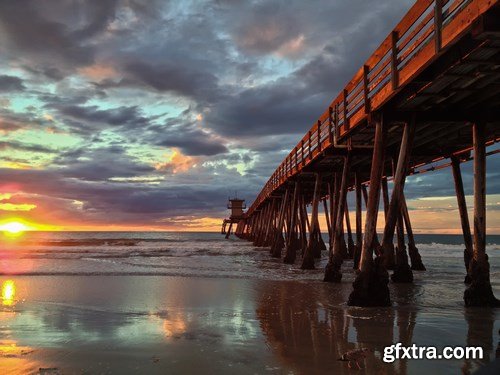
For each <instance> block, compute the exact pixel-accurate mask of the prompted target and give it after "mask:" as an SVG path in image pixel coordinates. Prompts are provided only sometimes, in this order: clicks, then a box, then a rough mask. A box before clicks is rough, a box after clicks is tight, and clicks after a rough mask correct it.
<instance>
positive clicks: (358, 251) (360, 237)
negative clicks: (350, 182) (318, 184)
mask: <svg viewBox="0 0 500 375" xmlns="http://www.w3.org/2000/svg"><path fill="white" fill-rule="evenodd" d="M355 185H356V186H355V189H356V250H355V252H354V257H353V260H354V261H353V268H354V269H358V267H359V258H360V256H361V248H362V246H363V235H362V229H361V225H362V217H361V214H362V209H361V199H362V198H361V178H360V175H359V173H356V175H355Z"/></svg>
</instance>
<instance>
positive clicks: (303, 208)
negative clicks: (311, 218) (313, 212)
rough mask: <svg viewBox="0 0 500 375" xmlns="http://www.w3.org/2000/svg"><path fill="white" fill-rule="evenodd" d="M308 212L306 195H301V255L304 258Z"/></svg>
mask: <svg viewBox="0 0 500 375" xmlns="http://www.w3.org/2000/svg"><path fill="white" fill-rule="evenodd" d="M306 218H307V210H306V204H305V203H304V195H303V194H300V195H299V222H300V223H299V228H300V250H301V251H300V253H301V256H302V257H304V254H305V252H306V248H307V219H306Z"/></svg>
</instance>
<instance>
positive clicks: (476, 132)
mask: <svg viewBox="0 0 500 375" xmlns="http://www.w3.org/2000/svg"><path fill="white" fill-rule="evenodd" d="M472 135H473V148H474V243H473V255H472V259H471V261H470V265H469V276H470V278H471V284H470V286H469V287H468V288H467V289H466V290H465V293H464V301H465V305H466V306H491V307H500V301H499V300H497V299H496V298H495V296H494V295H493V290H492V289H491V283H490V264H489V262H488V256H487V255H486V124H485V123H484V122H479V123H475V124H474V125H473V127H472Z"/></svg>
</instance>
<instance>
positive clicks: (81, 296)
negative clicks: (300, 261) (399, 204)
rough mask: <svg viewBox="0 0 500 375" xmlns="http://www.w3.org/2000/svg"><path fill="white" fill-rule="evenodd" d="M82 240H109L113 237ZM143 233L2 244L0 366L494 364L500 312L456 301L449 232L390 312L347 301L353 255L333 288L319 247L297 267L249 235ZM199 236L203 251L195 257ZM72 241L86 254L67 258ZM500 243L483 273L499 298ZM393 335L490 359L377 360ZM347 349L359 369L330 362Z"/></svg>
mask: <svg viewBox="0 0 500 375" xmlns="http://www.w3.org/2000/svg"><path fill="white" fill-rule="evenodd" d="M39 236H40V235H39ZM85 236H86V238H87V240H88V239H92V241H97V240H99V238H96V237H99V236H101V239H102V238H105V237H107V238H108V239H113V240H116V241H117V239H116V238H115V237H116V234H113V236H111V234H109V233H108V234H105V235H104V234H100V235H99V236H98V235H95V234H94V235H89V234H87V235H85ZM151 236H156V237H155V238H157V239H158V241H149V242H148V241H144V238H142V240H143V241H136V242H135V245H131V243H128V244H127V245H126V246H127V247H128V248H129V250H128V251H129V256H127V257H125V256H124V254H125V253H124V252H123V249H122V248H121V247H120V246H122V244H123V243H120V244H118V245H116V242H113V241H105V245H100V246H96V242H93V244H92V243H90V244H89V243H85V244H84V245H82V243H83V241H81V239H80V240H79V242H78V241H76V242H75V243H73V244H72V246H68V244H67V243H64V244H63V245H61V244H62V241H63V240H64V241H67V238H64V239H61V238H60V237H59V238H57V241H59V245H61V246H56V245H55V244H54V242H52V243H50V244H46V243H44V244H43V245H35V242H36V243H38V244H41V243H42V242H43V241H41V239H40V237H38V238H35V239H33V243H31V244H30V245H28V244H27V243H26V242H24V243H23V244H22V246H23V247H24V248H25V251H24V253H22V252H19V247H17V248H16V249H17V250H16V251H18V253H17V258H16V257H15V256H14V255H13V254H12V253H9V251H8V250H4V251H3V252H2V267H3V268H2V270H3V273H4V274H3V275H2V276H0V285H2V291H3V292H2V306H1V310H0V368H1V373H5V374H26V373H33V374H37V373H61V374H96V373H97V374H128V373H131V374H165V373H174V374H176V373H223V374H226V373H227V374H233V373H238V374H240V373H241V374H262V373H275V374H326V373H340V374H342V373H345V374H347V373H352V372H353V371H356V373H361V374H362V373H370V374H371V373H384V374H420V373H423V372H427V373H429V374H433V373H440V374H456V373H465V374H468V373H473V372H474V371H475V370H476V369H478V368H479V367H481V366H482V365H484V364H485V363H488V362H490V361H492V360H493V359H494V358H495V349H496V345H497V341H498V340H499V337H498V330H499V328H500V323H499V318H500V312H499V311H498V310H492V309H466V308H464V305H463V300H462V296H463V291H464V288H465V286H464V284H463V283H462V281H463V261H462V259H461V257H460V256H461V252H460V251H459V249H458V245H457V246H456V247H455V245H453V244H450V243H449V242H453V241H455V239H450V238H448V239H447V240H446V239H445V238H442V239H443V242H444V243H441V244H440V243H436V242H432V243H430V244H428V246H427V247H426V245H425V244H423V245H421V246H420V248H421V252H422V256H423V259H424V263H425V265H426V267H427V271H425V272H415V282H414V283H413V284H399V285H397V284H392V283H391V284H390V289H391V298H392V306H391V307H388V308H353V307H348V306H347V305H346V303H345V301H346V300H347V296H348V295H349V293H350V291H351V288H352V286H351V283H352V281H353V279H354V274H353V271H352V269H351V268H352V262H351V261H347V262H344V265H343V272H344V279H343V282H342V283H341V284H330V283H324V282H322V281H321V274H322V269H321V267H320V266H321V264H322V263H324V262H325V261H326V253H325V254H324V259H322V260H321V262H320V263H318V267H317V268H318V269H317V270H314V271H307V272H303V271H302V272H301V271H300V270H298V269H297V266H288V265H283V264H282V263H281V262H280V261H279V260H273V259H271V258H270V257H269V255H268V253H267V250H262V249H255V248H253V247H252V246H251V244H249V243H247V242H244V241H239V240H235V239H233V240H230V241H224V240H223V239H220V238H219V237H216V236H215V235H213V234H198V235H192V234H184V235H177V237H175V238H174V237H172V236H173V235H171V234H162V235H159V234H155V235H150V236H149V237H151ZM73 237H75V236H73ZM121 237H127V238H128V240H129V241H135V240H134V238H136V237H139V238H141V236H137V234H127V235H125V236H124V235H122V236H121ZM142 237H144V235H142ZM150 239H151V238H150ZM162 239H163V240H164V241H161V240H162ZM25 240H26V239H25ZM35 240H36V241H35ZM168 240H171V241H170V242H169V241H168ZM493 240H494V241H495V240H496V238H494V239H493ZM54 241H56V240H54ZM457 241H458V240H457ZM446 242H448V243H446ZM145 243H146V244H145ZM152 243H154V245H152ZM110 244H112V245H110ZM113 244H114V245H113ZM166 244H168V245H166ZM196 244H198V246H200V247H204V248H205V249H208V250H207V251H206V252H205V253H203V254H199V253H198V255H193V254H192V252H193V251H196V249H197V248H196V246H197V245H196ZM200 244H204V245H200ZM16 246H20V245H19V241H17V245H16ZM30 246H31V247H30ZM75 246H76V247H77V248H78V250H79V251H82V250H84V249H83V248H85V249H86V250H87V252H86V253H85V254H86V255H85V256H83V257H82V256H78V257H77V256H75V255H74V254H75V251H74V250H75ZM78 246H79V247H78ZM182 246H184V247H185V250H182V251H180V250H179V249H180V248H182ZM495 246H497V245H495V244H492V245H491V247H492V248H493V250H491V251H490V262H491V267H492V278H491V279H492V284H493V288H494V291H495V293H496V295H499V294H500V280H499V279H500V278H499V277H498V275H499V273H498V270H499V269H500V267H499V263H500V262H499V261H500V257H499V255H498V251H497V250H496V248H495ZM97 247H100V249H97ZM113 247H119V248H120V249H122V250H120V251H117V250H116V249H112V248H113ZM14 248H15V246H14V243H11V249H14ZM132 248H133V249H134V250H132ZM160 248H161V249H160ZM188 248H191V250H189V249H188ZM174 249H177V250H174ZM160 250H163V253H161V252H160V253H158V251H160ZM231 250H232V253H231ZM152 251H157V253H155V254H156V255H158V254H161V255H160V256H150V255H151V254H153V253H152ZM28 253H30V254H32V255H31V257H30V256H28V255H27V254H28ZM7 254H10V258H9V257H8V256H7ZM42 254H44V255H42ZM71 254H73V255H71ZM106 254H107V255H106ZM141 254H142V255H145V254H146V255H148V256H141ZM189 254H191V255H189ZM195 254H196V253H195ZM216 254H218V255H216ZM104 256H106V257H105V258H104ZM92 257H94V259H93V260H85V259H82V258H88V259H91V258H92ZM142 258H143V259H142ZM155 258H156V259H155ZM218 258H220V259H218ZM16 259H17V263H16ZM96 259H97V260H99V259H101V260H103V259H104V260H106V262H100V261H96ZM152 260H154V261H152ZM49 261H52V262H49ZM46 262H47V264H46ZM48 263H51V264H52V266H50V267H52V268H49V265H48ZM101 263H104V264H109V266H107V268H106V267H104V268H103V267H102V266H101ZM130 263H132V264H133V266H131V265H130ZM13 264H17V267H18V268H17V269H16V270H14V271H17V274H15V273H14V271H13V269H12V267H13ZM96 264H97V265H96ZM120 264H121V265H120ZM137 264H140V266H138V265H137ZM145 264H149V265H150V267H149V268H147V267H146V266H145ZM169 264H170V265H172V267H171V268H168V267H167V266H168V265H169ZM217 264H219V266H217ZM28 265H30V266H29V268H28ZM161 266H164V267H161ZM8 267H11V268H10V269H11V271H13V272H11V274H9V275H7V274H6V272H5V271H6V270H7V269H8ZM19 267H21V268H22V270H21V269H20V268H19ZM120 267H121V272H120V271H119V270H120ZM134 267H138V268H134ZM229 267H231V268H229ZM252 270H253V272H252ZM205 274H211V275H210V277H208V276H207V275H205ZM6 286H7V288H8V289H7V290H8V292H7V294H6V292H5V290H6V289H5V288H6ZM12 290H13V292H12ZM396 342H401V343H403V344H404V345H411V344H412V343H415V344H417V345H425V346H431V345H432V346H437V347H444V346H466V345H474V346H481V347H483V349H484V353H485V358H484V359H483V360H470V361H466V360H435V361H431V360H396V361H394V362H393V363H384V362H383V361H382V354H383V349H384V347H386V346H388V345H392V344H393V343H396ZM355 348H367V349H369V352H368V355H367V357H366V359H364V360H362V361H361V362H360V365H361V367H362V369H361V370H357V369H356V370H355V369H349V368H348V364H347V362H344V361H339V360H338V358H340V357H341V355H342V354H343V353H345V352H346V351H348V350H351V349H355ZM40 369H42V370H40Z"/></svg>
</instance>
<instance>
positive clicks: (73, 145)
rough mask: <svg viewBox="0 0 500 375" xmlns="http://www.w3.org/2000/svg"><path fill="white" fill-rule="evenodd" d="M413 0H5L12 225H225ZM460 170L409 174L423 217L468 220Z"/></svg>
mask: <svg viewBox="0 0 500 375" xmlns="http://www.w3.org/2000/svg"><path fill="white" fill-rule="evenodd" d="M412 3H413V1H408V0H404V1H402V0H380V1H377V2H372V3H370V6H369V7H367V6H366V1H361V0H351V1H340V0H321V1H312V2H305V1H302V0H287V1H252V0H249V1H240V0H212V1H209V0H207V1H202V0H200V1H184V0H183V1H182V2H181V1H154V0H152V1H139V0H100V1H83V0H80V1H77V0H59V1H50V2H49V1H35V0H32V1H27V0H23V1H6V0H0V64H1V66H2V71H1V72H0V224H1V223H2V222H9V221H12V220H14V219H15V220H17V221H23V222H25V223H27V225H28V226H30V227H32V228H34V229H45V230H51V229H54V230H97V229H99V230H218V229H219V227H220V224H221V220H222V218H223V217H224V216H225V215H226V207H225V206H226V201H227V198H228V196H233V195H235V194H237V195H238V196H239V197H242V198H245V199H246V200H247V202H248V204H250V203H251V202H252V201H253V199H254V198H255V196H256V195H257V194H258V193H259V191H260V189H261V188H262V187H263V185H264V184H265V182H266V181H267V179H268V177H269V176H270V175H271V174H272V172H273V171H274V170H275V168H276V167H277V166H278V165H279V163H280V162H281V160H282V159H283V158H284V157H285V156H286V155H287V154H288V152H289V151H290V150H291V148H292V147H293V146H295V144H296V143H297V142H298V140H299V139H300V138H301V137H302V136H303V134H305V133H306V132H307V130H309V128H310V127H311V125H312V124H313V123H314V121H315V120H316V119H317V117H318V116H319V115H320V114H321V113H322V112H323V111H324V109H325V108H326V107H327V106H328V104H329V103H330V102H331V100H332V99H333V98H334V97H336V96H337V94H338V92H339V91H340V90H341V89H342V88H343V87H344V85H345V83H346V82H348V81H349V80H350V79H351V78H352V76H353V74H354V73H355V72H356V70H357V69H358V68H359V67H360V66H361V65H362V64H363V62H364V61H365V60H366V59H367V58H368V56H369V55H370V54H371V53H372V52H373V50H375V48H376V47H377V46H378V45H379V43H380V42H381V41H382V40H383V39H384V38H385V36H386V35H387V34H388V33H389V32H390V31H391V29H392V28H393V27H394V26H395V25H396V24H397V22H398V21H399V20H400V19H401V18H402V16H403V15H404V14H405V13H406V11H407V10H408V9H409V7H410V6H411V4H412ZM470 164H471V163H467V164H464V165H463V172H464V184H465V188H466V194H468V195H469V196H468V203H472V200H471V197H470V194H471V193H472V170H471V165H470ZM498 166H500V158H499V157H498V156H493V157H491V158H489V159H488V168H489V172H488V182H487V192H488V222H487V226H488V231H489V232H490V233H500V214H499V213H498V212H499V209H500V184H499V179H498V172H497V171H499V170H500V168H497V167H498ZM450 176H451V171H450V170H449V169H445V170H441V171H439V172H435V173H428V174H425V175H421V176H415V177H410V178H409V179H408V183H407V187H406V195H407V198H408V199H409V202H408V205H409V208H410V210H411V215H412V218H413V219H414V223H413V224H414V226H415V229H416V230H417V231H420V232H432V231H434V232H436V231H437V232H458V229H459V228H460V224H459V221H458V217H457V207H456V199H455V197H454V190H453V185H452V183H451V179H450Z"/></svg>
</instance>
